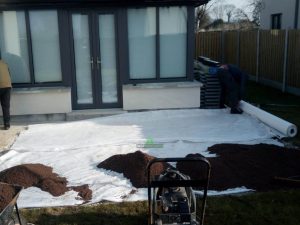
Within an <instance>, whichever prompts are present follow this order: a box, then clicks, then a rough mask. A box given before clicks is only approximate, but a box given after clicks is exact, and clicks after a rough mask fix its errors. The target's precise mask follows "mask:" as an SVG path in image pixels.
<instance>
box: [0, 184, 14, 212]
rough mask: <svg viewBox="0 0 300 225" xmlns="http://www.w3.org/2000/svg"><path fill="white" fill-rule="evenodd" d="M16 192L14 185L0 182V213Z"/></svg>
mask: <svg viewBox="0 0 300 225" xmlns="http://www.w3.org/2000/svg"><path fill="white" fill-rule="evenodd" d="M16 194H17V190H16V189H15V187H13V186H11V185H7V184H1V183H0V213H1V212H2V211H3V210H4V209H5V208H6V206H7V205H8V204H9V203H10V202H11V201H12V200H13V198H14V197H15V195H16Z"/></svg>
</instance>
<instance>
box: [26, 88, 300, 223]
mask: <svg viewBox="0 0 300 225" xmlns="http://www.w3.org/2000/svg"><path fill="white" fill-rule="evenodd" d="M246 100H247V101H249V102H251V103H255V104H257V105H260V107H261V108H262V109H264V110H266V111H268V112H271V113H273V114H275V115H277V116H279V117H281V118H283V119H286V120H288V121H290V122H292V123H294V124H296V125H297V126H298V127H300V97H297V96H293V95H290V94H283V93H282V92H281V91H280V90H275V89H273V88H269V87H266V86H263V85H258V84H256V83H254V82H249V84H248V94H247V99H246ZM270 104H275V106H274V105H270ZM281 105H283V106H281ZM289 141H291V142H293V144H296V145H299V146H300V135H299V134H298V135H297V136H296V138H293V139H289ZM21 213H22V215H23V216H24V217H25V218H26V219H27V220H28V221H29V222H32V223H34V224H37V225H48V224H57V225H67V224H68V225H89V224H96V225H101V224H105V225H146V224H147V202H131V203H103V204H97V205H93V206H77V207H57V208H44V209H23V210H21ZM205 225H300V190H288V191H276V192H266V193H252V194H249V195H243V196H225V197H224V196H223V197H210V198H208V201H207V208H206V216H205Z"/></svg>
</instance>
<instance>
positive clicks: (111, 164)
mask: <svg viewBox="0 0 300 225" xmlns="http://www.w3.org/2000/svg"><path fill="white" fill-rule="evenodd" d="M152 159H154V157H153V156H150V155H147V154H145V153H142V152H141V151H136V152H134V153H129V154H126V155H114V156H112V157H110V158H108V159H106V160H104V161H103V162H101V163H100V164H99V165H98V166H97V167H98V168H103V169H106V170H112V171H115V172H118V173H123V174H124V176H125V177H126V178H128V179H130V181H131V183H132V185H133V186H134V187H136V188H143V187H147V173H146V168H147V165H148V163H149V162H150V161H151V160H152ZM167 167H168V164H167V163H155V164H153V166H151V175H152V176H151V178H153V176H155V175H159V174H160V173H161V172H162V171H164V170H165V169H166V168H167Z"/></svg>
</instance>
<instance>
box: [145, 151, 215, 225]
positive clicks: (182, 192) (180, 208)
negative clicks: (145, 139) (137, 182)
mask: <svg viewBox="0 0 300 225" xmlns="http://www.w3.org/2000/svg"><path fill="white" fill-rule="evenodd" d="M158 162H171V163H178V162H184V165H188V164H189V163H201V164H203V169H204V173H203V171H202V173H201V174H204V175H203V178H202V177H201V178H199V179H190V177H189V176H187V175H185V174H183V173H181V172H179V171H178V170H177V169H176V168H174V167H172V166H170V167H169V168H167V169H166V170H165V171H164V172H162V173H161V174H160V175H158V176H151V167H152V166H153V165H154V164H155V163H158ZM201 168H202V166H201ZM199 172H201V171H199ZM147 176H148V177H147V178H148V211H149V218H148V224H149V225H203V222H204V214H205V205H206V198H207V190H208V183H209V177H210V163H209V162H208V160H207V159H205V158H204V157H193V158H164V159H162V158H156V159H153V160H151V161H150V162H149V164H148V166H147ZM151 177H153V178H151ZM193 188H197V189H198V188H200V190H203V193H202V192H201V200H202V201H201V208H200V211H201V215H200V216H199V213H198V214H197V213H196V195H195V191H194V190H193ZM197 196H198V195H197ZM197 199H198V198H197Z"/></svg>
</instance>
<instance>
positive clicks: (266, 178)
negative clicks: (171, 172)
mask: <svg viewBox="0 0 300 225" xmlns="http://www.w3.org/2000/svg"><path fill="white" fill-rule="evenodd" d="M208 151H209V152H211V153H216V154H217V155H218V157H215V158H209V159H208V160H209V161H210V163H211V179H210V184H209V189H210V190H226V189H228V188H235V187H241V186H245V187H247V188H249V189H255V190H257V191H267V190H275V189H282V188H285V187H287V185H288V183H280V182H278V181H276V180H275V179H274V178H275V177H291V176H299V175H300V151H299V150H296V149H289V148H283V147H278V146H275V145H267V144H258V145H239V144H218V145H214V146H212V147H210V148H208ZM193 156H200V155H199V154H198V155H197V154H196V155H188V156H187V157H193ZM177 168H178V169H179V170H180V171H181V172H183V173H185V174H188V175H189V176H190V177H191V178H194V179H195V178H199V177H198V175H197V173H198V172H197V173H195V171H201V169H202V168H203V167H201V165H199V164H197V163H194V164H185V165H182V164H179V163H178V164H177Z"/></svg>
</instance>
